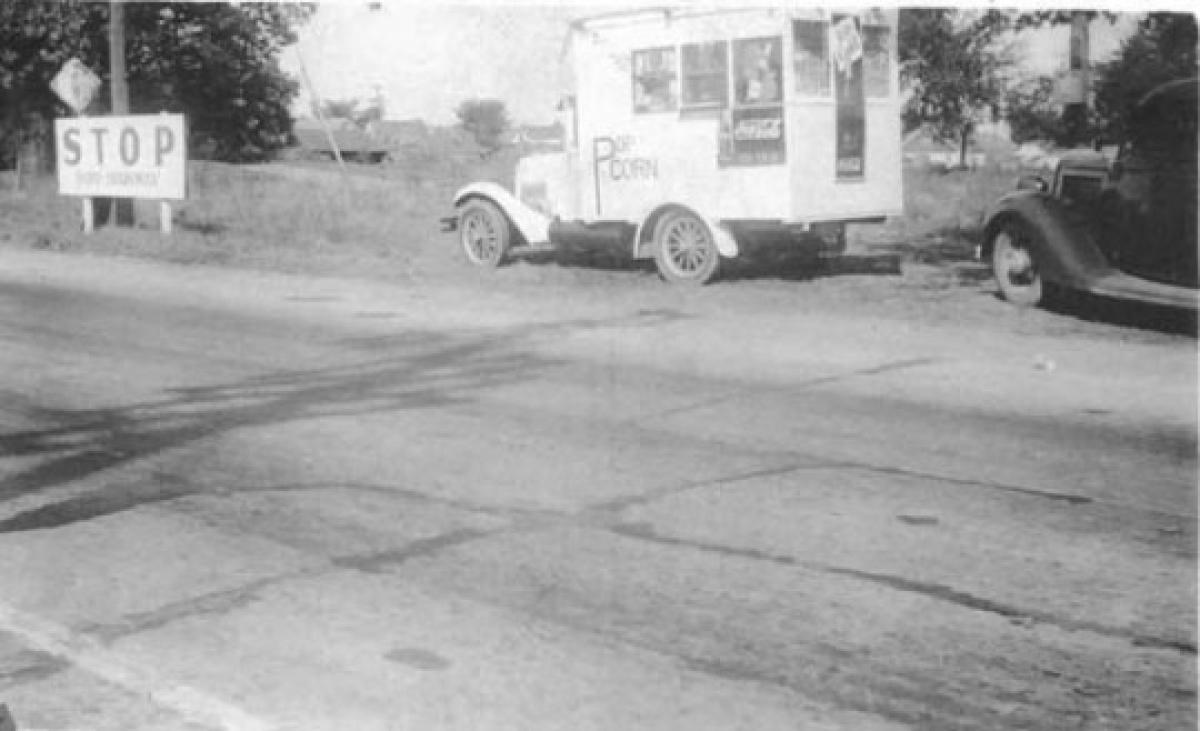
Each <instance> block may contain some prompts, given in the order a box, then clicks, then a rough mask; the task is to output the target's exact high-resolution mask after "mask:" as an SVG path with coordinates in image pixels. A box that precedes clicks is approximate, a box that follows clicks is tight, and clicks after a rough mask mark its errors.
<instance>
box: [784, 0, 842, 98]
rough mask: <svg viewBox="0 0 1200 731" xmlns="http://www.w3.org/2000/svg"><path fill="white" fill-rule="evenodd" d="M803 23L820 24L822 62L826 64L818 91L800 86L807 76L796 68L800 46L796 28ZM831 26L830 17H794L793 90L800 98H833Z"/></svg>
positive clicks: (823, 64)
mask: <svg viewBox="0 0 1200 731" xmlns="http://www.w3.org/2000/svg"><path fill="white" fill-rule="evenodd" d="M801 24H805V25H813V26H818V27H819V30H820V34H819V37H820V39H821V57H820V63H821V65H822V66H824V73H823V74H822V75H821V76H820V77H819V78H821V87H820V88H819V89H818V90H816V91H809V90H807V89H801V88H800V81H801V79H802V78H807V77H806V76H805V75H802V74H801V73H800V70H799V69H798V68H796V48H797V47H798V44H797V41H798V40H799V39H798V38H797V35H796V30H797V28H798V27H799V26H800V25H801ZM831 27H832V24H831V23H830V22H829V19H828V18H819V19H812V18H794V19H792V76H793V81H792V87H793V89H792V91H793V92H794V93H795V94H796V96H797V97H798V98H801V99H832V98H833V59H832V58H830V49H829V30H830V28H831Z"/></svg>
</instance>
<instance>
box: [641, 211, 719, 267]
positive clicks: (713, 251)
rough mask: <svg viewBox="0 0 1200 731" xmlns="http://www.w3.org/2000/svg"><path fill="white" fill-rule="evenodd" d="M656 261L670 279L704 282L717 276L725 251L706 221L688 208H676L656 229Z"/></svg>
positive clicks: (664, 217)
mask: <svg viewBox="0 0 1200 731" xmlns="http://www.w3.org/2000/svg"><path fill="white" fill-rule="evenodd" d="M654 262H655V264H656V265H657V266H658V273H659V274H660V275H662V278H663V279H665V280H667V281H668V282H671V283H674V284H692V285H701V284H706V283H708V282H710V281H712V278H713V277H715V276H716V274H717V269H718V268H719V267H720V263H721V252H720V251H718V250H717V243H716V241H714V240H713V236H712V232H711V231H709V230H708V225H707V224H705V223H704V221H701V220H700V219H699V218H697V217H696V216H695V214H692V213H688V212H687V211H673V212H671V213H668V214H667V215H665V216H663V218H662V219H661V220H660V221H659V222H658V225H657V226H656V227H655V229H654Z"/></svg>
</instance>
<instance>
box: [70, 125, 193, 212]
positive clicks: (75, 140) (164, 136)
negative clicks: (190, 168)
mask: <svg viewBox="0 0 1200 731" xmlns="http://www.w3.org/2000/svg"><path fill="white" fill-rule="evenodd" d="M54 143H55V144H54V147H55V158H56V162H57V168H58V192H59V193H60V194H62V195H74V196H81V197H84V198H94V197H112V198H159V199H163V200H182V199H183V198H185V197H187V125H186V122H185V120H184V116H183V115H182V114H138V115H133V116H122V117H67V118H60V119H56V120H54Z"/></svg>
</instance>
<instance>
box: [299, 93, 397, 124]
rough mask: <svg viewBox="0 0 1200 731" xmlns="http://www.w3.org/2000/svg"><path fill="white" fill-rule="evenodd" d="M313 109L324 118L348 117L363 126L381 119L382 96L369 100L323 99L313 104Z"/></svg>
mask: <svg viewBox="0 0 1200 731" xmlns="http://www.w3.org/2000/svg"><path fill="white" fill-rule="evenodd" d="M313 107H314V109H313V111H314V112H316V111H320V113H321V116H323V117H325V118H326V119H348V120H350V121H351V122H354V123H355V124H357V125H358V126H359V127H365V126H367V125H368V124H370V123H371V122H378V121H379V120H381V119H383V98H382V97H381V96H379V95H376V96H374V97H372V98H371V99H369V100H366V101H363V100H361V99H324V100H322V101H321V102H320V104H319V105H316V104H315V105H313Z"/></svg>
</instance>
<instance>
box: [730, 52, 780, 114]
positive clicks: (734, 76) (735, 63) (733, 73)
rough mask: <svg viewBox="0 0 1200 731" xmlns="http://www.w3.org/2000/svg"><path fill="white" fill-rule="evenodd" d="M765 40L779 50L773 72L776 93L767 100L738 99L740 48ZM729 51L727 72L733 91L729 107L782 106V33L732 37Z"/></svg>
mask: <svg viewBox="0 0 1200 731" xmlns="http://www.w3.org/2000/svg"><path fill="white" fill-rule="evenodd" d="M766 42H770V43H774V44H776V47H777V48H778V51H779V57H778V61H779V63H778V64H777V65H776V66H775V74H776V77H777V78H776V80H775V88H776V90H777V92H778V93H777V94H776V96H775V98H774V99H771V100H769V101H753V102H751V101H746V102H743V101H740V100H739V99H738V85H739V83H740V79H739V74H740V72H741V69H740V68H739V59H740V58H741V49H743V48H745V47H746V45H748V44H751V43H766ZM729 51H730V64H729V67H730V68H729V73H730V78H731V80H732V83H731V84H730V90H731V91H732V92H733V94H732V98H731V99H730V103H729V106H730V108H734V107H736V108H740V109H746V108H753V107H775V106H782V105H783V103H784V93H785V89H784V87H785V83H784V73H783V35H782V34H780V35H766V36H753V37H748V38H734V39H732V41H731V42H730V47H729Z"/></svg>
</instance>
